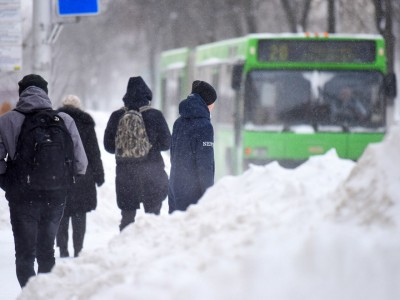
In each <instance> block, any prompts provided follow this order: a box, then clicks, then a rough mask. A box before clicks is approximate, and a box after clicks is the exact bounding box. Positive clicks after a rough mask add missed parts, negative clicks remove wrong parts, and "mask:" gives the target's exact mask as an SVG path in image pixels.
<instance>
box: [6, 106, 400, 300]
mask: <svg viewBox="0 0 400 300" xmlns="http://www.w3.org/2000/svg"><path fill="white" fill-rule="evenodd" d="M92 115H93V116H94V118H95V120H96V123H97V127H96V130H97V135H98V138H99V142H100V143H101V145H102V137H103V132H104V128H105V125H106V122H107V120H108V117H109V113H102V112H92ZM399 137H400V127H398V126H397V127H396V126H394V127H392V128H391V129H390V134H388V135H387V136H386V138H385V141H384V142H382V143H379V144H374V145H371V146H370V147H369V148H368V149H367V150H366V152H365V153H364V155H363V157H362V158H361V159H360V160H359V161H358V163H357V164H355V163H354V162H352V161H348V160H343V159H339V158H338V157H337V155H336V153H335V151H330V152H328V153H327V154H326V155H323V156H317V157H314V158H312V159H310V160H309V161H308V162H307V163H305V164H304V165H302V166H300V167H298V168H297V169H294V170H287V169H283V168H281V167H279V165H277V164H276V163H271V164H269V165H266V166H257V167H253V168H251V169H250V170H249V171H247V172H245V173H244V174H243V175H240V176H236V177H224V178H222V179H221V180H219V181H217V182H216V184H215V185H214V186H213V187H212V188H210V189H209V190H208V191H207V193H206V194H205V196H204V197H203V198H202V199H201V201H200V202H199V204H198V205H195V206H192V207H190V208H189V209H188V211H187V212H179V213H174V214H172V215H168V213H167V203H166V202H164V207H163V210H162V214H161V215H160V216H153V215H145V214H143V211H142V210H141V211H140V213H139V214H138V216H137V222H136V223H134V224H132V225H130V226H129V227H127V228H126V230H124V232H122V233H119V230H118V225H119V220H120V215H119V214H120V212H119V210H118V208H117V206H116V201H115V190H114V188H115V186H114V176H115V170H114V169H115V163H114V157H113V156H112V155H110V154H107V153H105V152H104V150H103V147H102V146H101V149H102V151H103V152H102V159H103V163H104V166H105V172H106V183H105V184H104V185H103V186H102V187H101V188H100V189H99V190H98V208H97V209H96V210H95V211H94V212H91V213H89V214H88V224H87V225H88V226H87V234H86V238H85V245H84V250H83V252H82V254H81V256H80V257H79V258H76V259H75V258H68V259H60V258H59V257H58V255H59V253H58V249H56V255H57V265H56V267H55V268H54V269H53V271H52V272H51V273H50V274H44V275H43V274H42V275H39V276H37V277H35V278H33V279H32V280H30V282H29V283H28V285H27V286H26V288H25V289H24V290H23V291H22V292H21V290H20V288H19V285H18V282H17V278H16V276H15V268H14V244H13V240H12V231H11V227H10V225H9V213H8V208H7V201H6V200H5V199H4V196H3V194H1V195H0V245H1V247H0V281H1V283H2V288H1V289H0V299H2V300H9V299H16V298H17V299H22V300H23V299H29V300H34V299H96V300H97V299H100V300H101V299H107V300H108V299H120V300H122V299H146V300H148V299H160V300H161V299H162V300H168V299H171V300H172V299H174V300H180V299H182V300H187V299H196V300H197V299H202V300H203V299H207V300H210V299H211V300H213V299H215V300H217V299H218V300H221V299H229V300H235V299H278V300H286V299H288V300H289V299H291V300H293V299H311V300H313V299H315V300H320V299H324V300H329V299H332V300H333V299H335V300H336V299H341V300H343V299H344V300H347V299H348V300H356V299H360V300H361V299H362V300H368V299H371V300H372V299H374V300H376V299H389V300H391V299H393V300H394V299H400V285H399V282H400V255H399V253H400V238H399V237H400V230H399V229H400V228H399V217H400V209H399V205H400V199H399V195H400V184H399V183H400V170H399V166H400V152H399V149H400V139H399ZM165 157H166V161H167V169H169V165H168V159H167V156H165ZM70 239H71V238H70ZM70 250H71V252H72V245H71V243H70Z"/></svg>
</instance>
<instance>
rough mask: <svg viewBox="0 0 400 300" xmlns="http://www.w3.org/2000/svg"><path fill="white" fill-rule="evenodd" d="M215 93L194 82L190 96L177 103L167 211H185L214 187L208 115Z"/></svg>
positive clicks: (212, 147) (213, 166) (212, 131)
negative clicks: (177, 116) (177, 115)
mask: <svg viewBox="0 0 400 300" xmlns="http://www.w3.org/2000/svg"><path fill="white" fill-rule="evenodd" d="M216 100H217V92H216V91H215V89H214V88H213V87H212V86H211V85H210V84H209V83H207V82H205V81H200V80H195V81H194V82H193V84H192V93H191V94H190V95H189V96H188V97H187V99H185V100H183V101H181V103H180V104H179V115H180V116H179V118H178V119H177V120H176V121H175V123H174V127H173V129H172V142H171V173H170V180H169V194H168V204H169V212H170V213H172V212H174V211H176V210H180V211H185V210H186V209H187V208H188V207H189V206H190V205H192V204H196V203H197V202H198V201H199V199H200V198H201V197H202V196H203V194H204V193H205V191H206V190H207V189H208V188H209V187H210V186H212V185H213V184H214V173H215V163H214V129H213V126H212V124H211V118H210V112H211V111H212V109H213V107H214V102H215V101H216Z"/></svg>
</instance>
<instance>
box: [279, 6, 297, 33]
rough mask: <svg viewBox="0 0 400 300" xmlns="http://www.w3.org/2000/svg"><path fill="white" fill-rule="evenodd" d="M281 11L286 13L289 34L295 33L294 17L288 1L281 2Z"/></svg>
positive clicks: (295, 23)
mask: <svg viewBox="0 0 400 300" xmlns="http://www.w3.org/2000/svg"><path fill="white" fill-rule="evenodd" d="M281 1H282V6H283V9H284V11H285V13H286V17H287V20H288V22H289V28H290V31H291V32H297V22H296V15H295V13H294V12H293V9H292V7H291V6H290V0H281Z"/></svg>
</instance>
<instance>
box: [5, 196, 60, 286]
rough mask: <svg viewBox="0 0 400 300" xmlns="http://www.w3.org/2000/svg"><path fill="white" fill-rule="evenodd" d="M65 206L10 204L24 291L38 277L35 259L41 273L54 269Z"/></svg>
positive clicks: (17, 267)
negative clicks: (55, 242) (58, 233)
mask: <svg viewBox="0 0 400 300" xmlns="http://www.w3.org/2000/svg"><path fill="white" fill-rule="evenodd" d="M49 200H51V199H49ZM58 200H59V199H58ZM56 202H58V201H55V202H54V203H56ZM58 203H59V202H58ZM64 206H65V205H64V203H63V202H62V203H61V204H52V203H51V202H49V201H44V200H42V201H30V202H23V201H19V202H16V201H13V202H10V203H9V207H10V219H11V226H12V230H13V234H14V243H15V265H16V273H17V278H18V281H19V284H20V285H21V287H23V286H25V284H26V283H27V282H28V280H29V278H30V277H31V276H35V275H36V273H35V269H34V262H35V258H36V260H37V264H38V273H48V272H50V271H51V269H52V268H53V266H54V265H55V258H54V241H55V237H56V234H57V230H58V226H59V224H60V220H61V218H62V215H63V212H64Z"/></svg>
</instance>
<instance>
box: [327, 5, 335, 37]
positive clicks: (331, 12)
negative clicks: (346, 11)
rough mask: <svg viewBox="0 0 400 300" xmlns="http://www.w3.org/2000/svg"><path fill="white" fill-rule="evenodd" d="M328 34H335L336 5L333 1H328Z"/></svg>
mask: <svg viewBox="0 0 400 300" xmlns="http://www.w3.org/2000/svg"><path fill="white" fill-rule="evenodd" d="M328 32H329V33H335V32H336V3H335V0H328Z"/></svg>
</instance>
